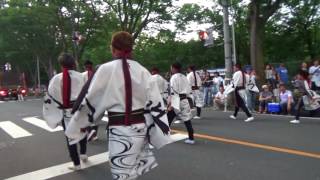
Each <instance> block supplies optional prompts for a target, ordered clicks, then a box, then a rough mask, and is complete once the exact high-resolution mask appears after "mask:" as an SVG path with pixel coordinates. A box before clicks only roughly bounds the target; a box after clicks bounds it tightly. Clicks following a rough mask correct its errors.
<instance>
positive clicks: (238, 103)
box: [233, 89, 252, 117]
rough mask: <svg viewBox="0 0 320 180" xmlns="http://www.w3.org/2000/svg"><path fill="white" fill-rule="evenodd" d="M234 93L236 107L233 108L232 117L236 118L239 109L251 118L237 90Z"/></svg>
mask: <svg viewBox="0 0 320 180" xmlns="http://www.w3.org/2000/svg"><path fill="white" fill-rule="evenodd" d="M234 93H235V96H236V106H235V109H234V114H233V115H234V116H235V117H237V115H238V112H239V110H240V108H241V109H242V110H243V111H244V112H245V113H246V115H247V116H248V117H252V115H251V113H250V112H249V110H248V108H247V106H246V104H245V103H244V101H243V99H242V98H241V96H240V94H239V89H236V90H235V91H234Z"/></svg>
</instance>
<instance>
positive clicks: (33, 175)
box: [7, 152, 109, 180]
mask: <svg viewBox="0 0 320 180" xmlns="http://www.w3.org/2000/svg"><path fill="white" fill-rule="evenodd" d="M108 159H109V153H108V152H106V153H101V154H97V155H94V156H90V157H89V161H88V163H85V164H81V166H82V169H85V168H89V167H92V166H95V165H99V164H102V163H105V162H107V161H108ZM72 165H73V163H72V162H68V163H64V164H59V165H56V166H51V167H48V168H45V169H40V170H37V171H33V172H30V173H26V174H22V175H19V176H15V177H11V178H8V179H7V180H26V179H49V178H53V177H56V176H60V175H64V174H68V173H72V172H74V171H72V170H70V169H68V167H69V166H72Z"/></svg>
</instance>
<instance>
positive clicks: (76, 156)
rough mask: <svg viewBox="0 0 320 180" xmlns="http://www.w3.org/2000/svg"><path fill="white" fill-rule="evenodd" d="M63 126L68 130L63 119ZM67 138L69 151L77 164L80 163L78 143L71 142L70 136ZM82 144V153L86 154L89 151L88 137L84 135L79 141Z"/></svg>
mask: <svg viewBox="0 0 320 180" xmlns="http://www.w3.org/2000/svg"><path fill="white" fill-rule="evenodd" d="M62 127H63V129H64V130H66V127H65V124H64V120H62ZM66 140H67V146H68V151H69V155H70V158H71V160H72V162H73V164H74V165H75V166H78V165H80V158H79V153H78V149H77V144H72V145H71V144H70V143H69V139H68V137H66ZM78 144H79V145H80V154H86V152H87V137H84V138H83V139H82V140H81V141H80V142H79V143H78Z"/></svg>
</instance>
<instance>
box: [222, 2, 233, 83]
mask: <svg viewBox="0 0 320 180" xmlns="http://www.w3.org/2000/svg"><path fill="white" fill-rule="evenodd" d="M220 2H221V5H222V7H223V34H224V60H225V68H226V77H225V78H226V81H227V83H229V81H230V80H231V77H232V53H231V38H230V28H229V9H228V8H229V3H228V0H221V1H220Z"/></svg>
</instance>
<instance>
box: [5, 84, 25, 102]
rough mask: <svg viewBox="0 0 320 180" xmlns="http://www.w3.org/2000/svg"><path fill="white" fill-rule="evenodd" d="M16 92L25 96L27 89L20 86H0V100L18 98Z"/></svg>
mask: <svg viewBox="0 0 320 180" xmlns="http://www.w3.org/2000/svg"><path fill="white" fill-rule="evenodd" d="M18 94H22V95H23V96H25V95H26V94H27V90H26V89H25V88H22V87H17V88H14V87H8V88H6V87H2V88H0V100H2V101H4V100H18Z"/></svg>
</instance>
